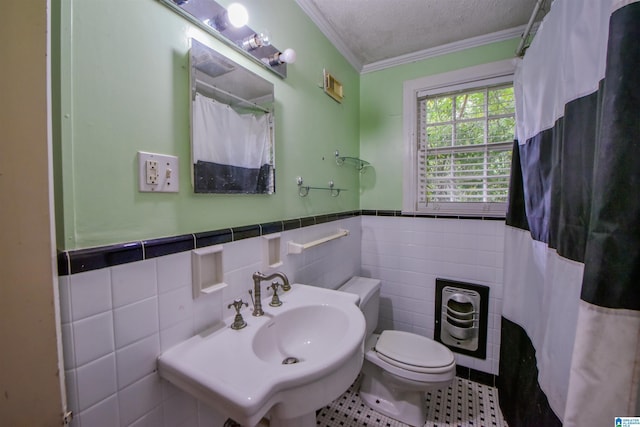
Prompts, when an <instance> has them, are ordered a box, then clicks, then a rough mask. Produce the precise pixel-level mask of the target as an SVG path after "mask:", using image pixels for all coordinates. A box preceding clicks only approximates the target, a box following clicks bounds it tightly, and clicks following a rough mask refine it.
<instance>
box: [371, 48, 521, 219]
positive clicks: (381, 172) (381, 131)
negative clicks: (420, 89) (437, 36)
mask: <svg viewBox="0 0 640 427" xmlns="http://www.w3.org/2000/svg"><path fill="white" fill-rule="evenodd" d="M518 41H519V39H513V40H508V41H504V42H498V43H493V44H489V45H485V46H481V47H477V48H473V49H467V50H464V51H460V52H455V53H450V54H446V55H442V56H438V57H435V58H430V59H426V60H423V61H419V62H415V63H411V64H406V65H399V66H396V67H393V68H388V69H385V70H380V71H376V72H371V73H367V74H363V75H362V76H361V77H360V156H361V158H362V159H364V160H367V161H368V162H370V163H372V164H373V166H374V168H373V169H370V170H368V171H367V172H366V173H365V174H363V175H362V177H361V195H360V208H361V209H391V210H401V209H402V168H403V155H404V154H403V153H404V139H403V138H404V137H403V130H402V96H403V93H402V90H403V83H404V82H405V81H406V80H414V79H417V78H420V77H424V76H429V75H434V74H440V73H445V72H447V71H453V70H457V69H460V68H466V67H471V66H474V65H479V64H484V63H488V62H493V61H499V60H503V59H508V58H512V57H513V56H514V52H515V50H516V47H517V45H518Z"/></svg>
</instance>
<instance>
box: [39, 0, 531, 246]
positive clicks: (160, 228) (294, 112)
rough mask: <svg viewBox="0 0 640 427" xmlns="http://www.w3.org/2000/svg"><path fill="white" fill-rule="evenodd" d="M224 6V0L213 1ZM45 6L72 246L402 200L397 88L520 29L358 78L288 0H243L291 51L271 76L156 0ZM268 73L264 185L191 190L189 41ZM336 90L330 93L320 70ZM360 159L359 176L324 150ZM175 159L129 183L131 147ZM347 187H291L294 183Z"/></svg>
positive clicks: (482, 55) (67, 237)
mask: <svg viewBox="0 0 640 427" xmlns="http://www.w3.org/2000/svg"><path fill="white" fill-rule="evenodd" d="M220 2H221V3H222V4H223V5H226V4H228V3H229V2H230V1H228V0H227V1H223V0H221V1H220ZM55 3H56V4H55V5H54V11H53V17H54V19H55V21H54V28H53V37H54V40H53V43H52V44H53V49H54V59H53V60H52V66H53V86H54V87H53V97H54V99H53V104H54V114H53V120H54V123H53V134H54V159H55V164H56V171H55V180H56V182H55V184H56V185H55V189H56V216H57V240H58V247H59V248H60V249H67V250H71V249H78V248H85V247H92V246H99V245H105V244H110V243H117V242H127V241H133V240H139V239H146V238H155V237H161V236H171V235H178V234H183V233H192V232H198V231H206V230H214V229H219V228H225V227H233V226H241V225H246V224H254V223H260V222H268V221H272V220H279V219H286V218H296V217H301V216H307V215H315V214H322V213H331V212H340V211H345V210H352V209H394V210H399V209H401V207H402V161H403V150H404V146H403V135H402V85H403V82H404V81H406V80H411V79H416V78H419V77H423V76H427V75H433V74H439V73H443V72H447V71H451V70H455V69H459V68H464V67H469V66H473V65H477V64H481V63H486V62H491V61H497V60H501V59H505V58H510V57H512V56H513V52H514V50H515V47H516V45H517V42H518V40H516V39H514V40H509V41H505V42H499V43H493V44H490V45H486V46H482V47H478V48H474V49H469V50H465V51H461V52H455V53H451V54H447V55H442V56H440V57H436V58H431V59H427V60H423V61H419V62H416V63H412V64H406V65H400V66H396V67H393V68H390V69H385V70H381V71H377V72H372V73H367V74H363V75H361V76H360V75H359V74H358V73H357V72H356V71H355V70H354V69H353V68H352V67H351V66H350V65H349V64H348V62H347V61H346V60H345V59H344V58H343V57H342V56H341V55H340V54H339V53H338V52H337V51H336V49H335V48H334V47H333V46H332V45H331V44H330V43H329V42H328V40H327V39H326V38H325V37H324V36H323V35H322V34H321V33H320V31H319V30H318V29H317V28H316V27H315V25H314V24H313V23H312V22H311V21H310V20H309V18H308V17H307V16H306V15H305V14H304V13H303V12H302V11H301V10H300V8H299V7H298V6H297V5H296V4H295V3H294V2H293V1H292V0H272V1H269V2H265V1H261V0H246V1H244V3H245V4H246V6H247V9H248V10H249V13H250V16H251V18H250V23H249V25H250V26H251V27H253V28H254V29H256V30H263V29H268V30H269V31H270V32H271V35H272V39H273V40H274V44H275V45H276V46H278V47H279V48H280V49H284V48H286V47H292V48H294V49H296V51H297V53H298V60H297V62H296V63H295V64H293V65H292V66H290V67H289V69H288V78H287V79H284V80H283V79H280V78H279V77H277V76H276V75H274V74H272V73H270V72H269V71H267V70H264V69H263V68H261V67H260V66H259V65H257V64H255V63H253V62H252V61H250V60H248V59H247V58H245V57H243V56H242V55H240V54H238V53H237V52H235V51H233V50H232V49H230V48H228V47H227V46H225V45H224V44H223V43H221V42H219V41H218V40H216V39H215V38H214V37H212V36H211V35H209V34H207V33H205V32H204V31H202V30H200V29H199V28H197V27H196V26H194V25H192V24H190V23H189V22H188V21H187V20H185V19H184V18H182V17H181V16H179V15H177V14H176V13H174V12H173V11H172V10H170V9H169V8H168V7H166V6H165V5H163V4H162V3H161V2H160V1H158V0H133V1H132V0H109V1H104V0H62V1H61V2H60V3H58V2H55ZM190 37H195V38H197V39H198V40H200V41H201V42H204V43H205V44H207V45H209V46H210V47H212V48H214V49H216V50H218V51H220V52H221V53H223V54H225V55H227V56H229V57H230V58H231V59H233V60H234V61H236V62H238V63H240V64H242V65H244V66H246V67H247V68H249V69H250V70H252V71H254V72H255V73H257V74H259V75H261V76H263V77H264V78H266V79H268V80H270V81H272V82H273V83H274V85H275V93H276V184H277V190H276V194H275V195H271V196H250V195H228V196H226V195H202V194H200V195H196V194H194V193H193V190H192V188H191V184H190V182H191V179H190V166H189V159H190V147H189V93H188V66H187V64H188V46H189V38H190ZM323 68H326V69H327V70H329V71H330V72H332V73H333V74H334V75H335V76H336V77H337V78H338V79H339V80H340V81H341V82H342V83H343V84H344V87H345V99H344V101H343V103H342V104H338V103H336V102H335V101H333V100H332V99H331V98H329V97H328V96H326V95H325V94H324V93H323V92H322V90H321V89H320V85H321V82H322V70H323ZM336 149H339V150H340V153H341V154H342V155H350V156H358V155H359V156H360V157H361V158H363V159H364V160H367V161H369V162H370V163H371V164H372V165H373V168H369V169H367V172H366V173H364V174H363V175H360V174H358V173H357V171H356V170H355V169H354V168H352V167H350V166H337V165H336V164H335V162H334V157H333V153H334V150H336ZM139 150H142V151H151V152H157V153H163V154H171V155H176V156H178V157H179V158H180V192H179V193H178V194H149V193H140V192H138V190H137V186H138V183H137V160H136V153H137V151H139ZM297 176H303V177H304V180H305V183H306V184H309V185H313V186H325V185H326V184H327V182H328V181H329V180H334V181H335V183H336V185H337V186H339V187H344V188H347V189H349V191H347V192H343V193H341V194H340V196H339V197H336V198H333V197H331V196H330V195H329V193H328V192H324V191H312V192H311V194H310V195H309V196H308V197H306V198H301V197H299V196H298V195H297V186H296V184H295V180H296V177H297Z"/></svg>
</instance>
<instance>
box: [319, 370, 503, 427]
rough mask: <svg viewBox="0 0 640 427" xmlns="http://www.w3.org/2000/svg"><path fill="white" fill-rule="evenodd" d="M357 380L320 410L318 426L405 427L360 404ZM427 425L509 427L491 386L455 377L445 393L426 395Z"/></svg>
mask: <svg viewBox="0 0 640 427" xmlns="http://www.w3.org/2000/svg"><path fill="white" fill-rule="evenodd" d="M357 387H358V380H356V382H355V383H354V385H352V386H351V387H350V388H349V390H347V391H346V392H345V393H344V394H343V395H342V396H340V397H339V398H338V399H336V400H334V401H333V402H331V404H329V405H327V406H326V407H324V408H322V409H321V410H320V412H319V413H318V415H317V416H316V420H317V424H318V426H320V427H360V426H376V427H377V426H384V427H404V426H406V424H403V423H401V422H399V421H396V420H394V419H391V418H388V417H386V416H384V415H381V414H379V413H377V412H375V411H373V410H371V409H369V407H368V406H366V405H365V404H364V402H362V400H361V399H360V396H359V395H358V393H357V391H356V390H357ZM425 404H426V405H427V422H426V423H425V425H424V427H437V426H458V427H469V426H471V427H508V426H507V423H506V421H505V420H504V418H503V417H502V412H501V411H500V406H499V404H498V390H497V389H495V388H494V387H490V386H486V385H483V384H479V383H476V382H473V381H469V380H465V379H462V378H458V377H456V378H455V379H454V380H453V383H452V384H451V386H450V387H449V388H448V389H446V390H437V391H433V392H429V393H427V395H426V401H425Z"/></svg>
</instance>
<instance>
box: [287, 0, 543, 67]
mask: <svg viewBox="0 0 640 427" xmlns="http://www.w3.org/2000/svg"><path fill="white" fill-rule="evenodd" d="M296 3H297V4H298V6H300V8H301V9H302V10H303V12H304V13H305V14H306V15H307V16H308V17H309V18H310V19H311V21H312V22H313V23H314V24H316V26H317V27H318V29H319V30H320V31H321V32H322V34H324V35H325V37H326V38H327V39H329V42H331V44H333V46H334V47H335V48H336V49H337V50H338V52H340V53H341V54H342V56H344V58H345V59H346V60H347V62H349V64H351V66H352V67H353V68H354V69H355V70H356V71H357V72H359V73H360V74H366V73H371V72H374V71H380V70H384V69H386V68H391V67H396V66H398V65H404V64H410V63H413V62H418V61H422V60H425V59H429V58H433V57H436V56H440V55H446V54H449V53H453V52H459V51H461V50H465V49H471V48H474V47H479V46H483V45H486V44H490V43H497V42H501V41H505V40H509V39H513V38H517V37H522V35H523V33H524V30H525V27H526V26H525V25H521V26H518V27H514V28H509V29H506V30H501V31H496V32H494V33H490V34H484V35H482V36H477V37H471V38H468V39H465V40H460V41H456V42H452V43H447V44H444V45H441V46H436V47H433V48H429V49H424V50H420V51H418V52H412V53H408V54H405V55H400V56H396V57H394V58H389V59H384V60H382V61H377V62H372V63H370V64H362V62H360V60H359V59H358V58H357V57H356V55H355V54H354V53H353V52H352V51H351V50H350V49H349V48H348V47H347V45H346V44H345V43H344V41H343V40H342V39H341V38H340V37H339V36H338V33H336V32H335V31H334V29H333V27H331V25H330V24H329V22H328V21H327V20H326V19H325V17H324V16H323V15H322V14H321V13H320V11H319V10H318V9H317V8H316V6H315V5H314V4H313V2H312V1H311V0H296ZM539 25H540V23H539V22H537V23H535V24H534V25H533V27H532V30H531V33H535V32H536V30H537V28H538V26H539ZM514 55H515V53H514Z"/></svg>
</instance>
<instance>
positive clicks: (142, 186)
mask: <svg viewBox="0 0 640 427" xmlns="http://www.w3.org/2000/svg"><path fill="white" fill-rule="evenodd" d="M138 173H139V177H138V183H139V187H138V189H139V190H140V191H142V192H155V193H177V192H178V189H179V188H180V185H179V181H178V176H179V170H178V158H177V157H176V156H168V155H166V154H157V153H147V152H145V151H138Z"/></svg>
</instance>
